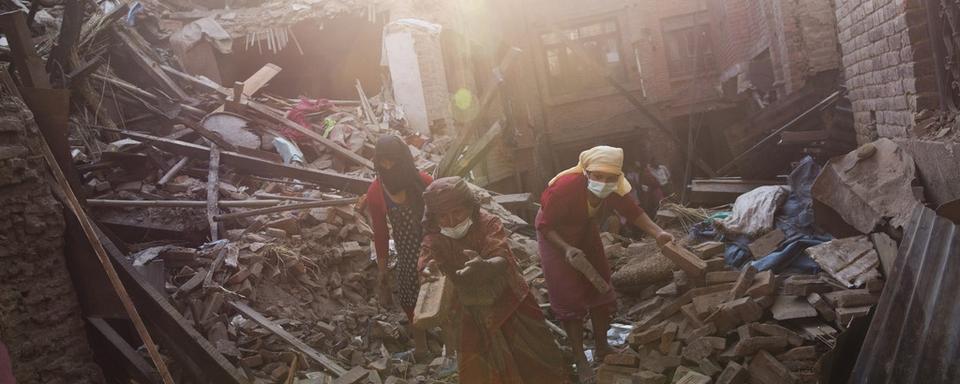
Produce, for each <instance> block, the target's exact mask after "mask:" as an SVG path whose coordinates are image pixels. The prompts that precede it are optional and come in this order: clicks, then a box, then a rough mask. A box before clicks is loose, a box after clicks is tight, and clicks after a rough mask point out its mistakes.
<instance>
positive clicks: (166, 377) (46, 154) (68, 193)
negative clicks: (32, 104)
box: [40, 135, 173, 384]
mask: <svg viewBox="0 0 960 384" xmlns="http://www.w3.org/2000/svg"><path fill="white" fill-rule="evenodd" d="M40 140H41V143H42V146H41V150H42V151H43V158H44V160H46V162H47V166H48V167H49V168H50V171H51V172H52V173H53V176H54V179H56V181H57V184H59V186H60V189H61V191H62V192H63V195H64V197H65V199H64V200H66V204H67V206H68V207H70V211H72V212H73V214H74V215H75V216H76V217H77V221H79V222H80V226H81V227H82V228H83V233H84V235H86V237H87V240H88V241H89V242H90V245H92V246H93V250H94V252H96V254H97V258H98V259H99V260H100V263H101V264H102V265H103V270H104V272H106V274H107V278H108V279H109V280H110V284H111V285H112V286H113V289H114V291H115V292H116V293H117V296H118V297H119V298H120V303H121V304H123V308H124V310H125V311H126V313H127V316H129V317H130V320H131V321H132V322H133V325H134V328H135V329H136V330H137V334H138V335H139V336H140V339H141V340H142V341H143V344H144V346H145V347H146V349H147V352H148V353H149V355H150V359H151V360H153V363H154V365H155V366H156V368H157V372H158V373H159V374H160V378H161V379H163V382H164V383H165V384H173V378H172V377H171V376H170V371H169V370H168V369H167V364H166V363H165V362H164V361H163V357H162V356H161V355H160V349H159V348H158V347H157V345H156V343H154V341H153V337H151V336H150V332H148V331H147V327H146V325H145V324H144V322H143V319H142V318H141V317H140V313H139V312H138V311H137V307H136V306H134V304H133V300H132V299H131V298H130V295H129V294H128V293H127V289H126V288H125V287H124V284H123V283H122V282H121V281H120V277H119V275H118V274H117V271H116V269H115V268H114V266H113V264H112V263H111V262H110V257H109V256H108V255H107V251H106V249H104V246H103V243H102V242H101V241H100V238H99V236H97V233H96V230H95V226H94V223H93V221H92V220H90V217H89V216H87V212H86V211H85V210H84V208H83V205H81V204H80V200H79V199H77V195H76V194H74V192H73V188H71V187H70V184H69V183H68V182H67V177H66V176H65V175H64V173H63V171H62V170H61V169H60V165H59V164H58V163H57V160H56V159H55V158H54V156H53V152H52V151H51V150H50V146H49V145H48V144H47V142H46V140H44V139H43V135H41V136H40Z"/></svg>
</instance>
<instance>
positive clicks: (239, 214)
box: [213, 197, 359, 221]
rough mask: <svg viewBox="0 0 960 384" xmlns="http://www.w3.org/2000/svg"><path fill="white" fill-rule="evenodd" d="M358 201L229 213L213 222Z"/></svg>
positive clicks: (318, 203)
mask: <svg viewBox="0 0 960 384" xmlns="http://www.w3.org/2000/svg"><path fill="white" fill-rule="evenodd" d="M358 200H359V199H357V198H356V197H354V198H349V199H336V200H323V201H311V202H307V203H300V204H289V205H281V206H276V207H270V208H261V209H254V210H250V211H246V212H236V213H227V214H223V215H217V216H214V217H213V220H215V221H225V220H231V219H239V218H241V217H250V216H259V215H266V214H270V213H276V212H285V211H295V210H299V209H310V208H320V207H335V206H343V205H351V204H356V202H357V201H358Z"/></svg>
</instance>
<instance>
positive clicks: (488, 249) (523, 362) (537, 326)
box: [420, 177, 568, 384]
mask: <svg viewBox="0 0 960 384" xmlns="http://www.w3.org/2000/svg"><path fill="white" fill-rule="evenodd" d="M424 202H425V203H426V207H427V210H426V215H425V216H424V230H425V231H426V234H425V235H424V238H423V245H422V247H421V249H420V266H421V267H422V268H424V269H425V274H428V275H429V274H430V273H442V274H443V275H445V276H447V278H448V279H450V280H451V281H452V282H453V284H454V287H455V292H456V300H455V304H454V310H453V311H451V316H455V317H453V318H452V321H457V320H459V321H458V323H459V324H458V326H457V328H458V329H459V343H458V345H459V347H458V351H457V356H458V359H459V360H458V365H459V366H458V371H459V376H460V382H461V383H465V384H469V383H549V384H556V383H565V382H568V377H567V376H566V369H564V363H563V357H562V355H561V354H560V349H559V347H558V346H557V344H556V342H555V341H554V338H553V336H552V335H551V334H550V330H549V329H548V328H547V326H546V323H545V321H546V320H545V318H544V317H543V313H542V312H541V311H540V308H539V306H538V305H537V301H536V299H534V297H533V295H532V294H531V293H530V288H529V287H528V286H527V284H526V282H525V281H524V280H523V277H522V276H521V275H520V272H519V271H518V266H517V261H516V259H515V258H514V256H513V253H512V252H511V251H510V248H509V247H508V245H507V232H506V231H505V230H504V228H503V224H502V223H501V222H500V219H498V218H497V217H495V216H493V215H491V214H489V213H487V212H484V211H482V210H480V204H479V202H478V201H477V199H476V196H475V195H474V194H473V192H472V191H470V187H469V186H468V185H467V183H466V182H465V181H464V180H463V179H461V178H459V177H446V178H442V179H438V180H436V181H434V182H433V184H430V186H429V187H427V190H426V192H424Z"/></svg>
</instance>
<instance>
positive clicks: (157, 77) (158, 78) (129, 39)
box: [112, 24, 190, 100]
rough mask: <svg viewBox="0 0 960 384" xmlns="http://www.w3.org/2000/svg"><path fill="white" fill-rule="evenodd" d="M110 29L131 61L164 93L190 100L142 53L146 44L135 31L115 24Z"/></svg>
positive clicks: (146, 54) (158, 64)
mask: <svg viewBox="0 0 960 384" xmlns="http://www.w3.org/2000/svg"><path fill="white" fill-rule="evenodd" d="M112 27H113V31H114V34H115V35H116V36H117V38H119V39H120V42H122V43H123V45H124V46H126V47H127V51H128V52H129V53H130V55H131V59H133V61H134V62H135V63H136V64H137V66H139V67H140V69H141V70H143V72H144V73H146V75H147V76H149V77H150V78H152V79H153V80H154V81H155V82H156V83H157V85H158V86H160V87H161V88H162V89H163V90H164V91H166V92H170V95H171V96H174V97H177V98H179V99H180V100H187V99H190V95H188V94H187V93H186V92H184V91H183V89H182V88H180V86H179V85H177V83H176V82H174V81H173V79H171V78H170V76H167V73H166V72H164V71H163V68H161V67H160V63H159V62H157V61H156V60H154V58H153V57H151V56H150V55H149V54H148V53H146V52H144V51H142V48H144V47H146V46H148V44H147V43H146V41H145V40H143V37H142V36H140V34H139V33H137V31H135V30H132V29H130V28H127V27H125V26H121V25H116V24H115V25H113V26H112Z"/></svg>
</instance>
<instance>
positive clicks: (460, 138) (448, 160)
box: [436, 47, 523, 177]
mask: <svg viewBox="0 0 960 384" xmlns="http://www.w3.org/2000/svg"><path fill="white" fill-rule="evenodd" d="M522 52H523V51H521V50H520V49H519V48H516V47H513V48H511V49H510V50H509V51H507V53H506V54H505V55H504V56H503V59H501V60H500V65H499V66H498V67H497V68H495V69H494V70H493V73H492V74H491V75H490V78H488V79H487V80H486V82H485V83H484V86H483V89H484V92H483V94H482V95H481V96H480V107H479V108H478V111H479V112H478V116H483V115H484V114H485V113H486V111H487V109H488V108H489V107H490V104H491V103H492V102H493V97H494V96H495V95H496V94H497V91H498V90H499V89H500V84H501V83H502V82H503V81H504V79H503V76H502V74H504V73H507V71H508V70H509V69H510V67H511V66H513V64H514V63H515V62H516V61H517V60H518V59H519V57H520V53H522ZM477 129H479V126H478V125H477V124H470V125H468V126H467V128H466V129H465V130H464V131H463V132H460V133H459V134H458V135H457V136H456V138H455V139H454V141H453V143H452V144H451V145H450V147H449V148H447V153H445V154H444V155H443V158H442V159H441V160H440V164H438V165H437V170H436V173H437V176H441V177H442V176H450V175H452V174H451V173H450V170H451V168H452V167H453V166H454V164H455V163H456V161H457V159H459V158H460V153H461V152H462V151H463V149H464V148H465V147H466V146H467V143H468V142H469V141H470V140H473V134H474V131H476V130H477Z"/></svg>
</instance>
